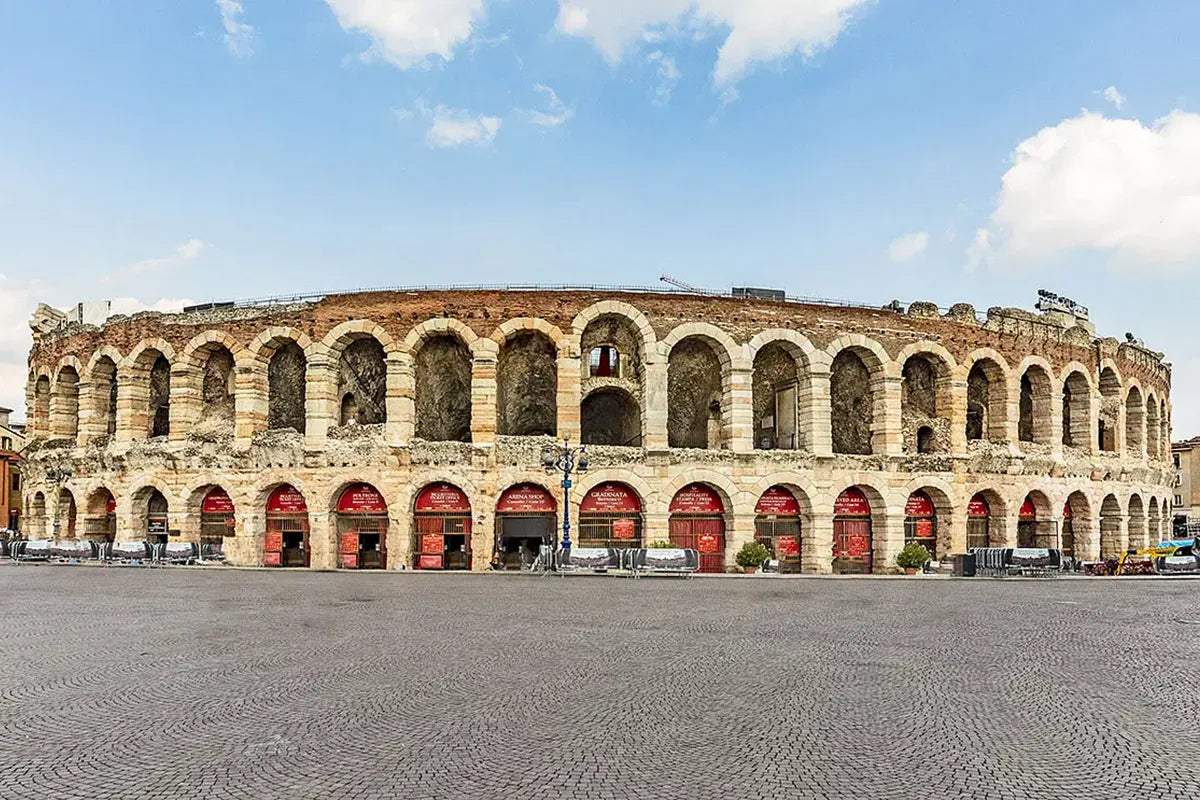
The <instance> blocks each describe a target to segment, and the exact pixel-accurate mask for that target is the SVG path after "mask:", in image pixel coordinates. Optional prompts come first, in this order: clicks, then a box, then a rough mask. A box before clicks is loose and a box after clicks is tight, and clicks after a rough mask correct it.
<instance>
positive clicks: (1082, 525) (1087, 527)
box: [1059, 491, 1098, 560]
mask: <svg viewBox="0 0 1200 800" xmlns="http://www.w3.org/2000/svg"><path fill="white" fill-rule="evenodd" d="M1091 514H1092V512H1091V505H1090V503H1089V502H1088V498H1087V495H1086V494H1084V493H1083V492H1081V491H1074V492H1071V494H1070V495H1068V497H1067V501H1066V503H1064V504H1063V514H1062V516H1063V519H1062V536H1061V537H1060V544H1059V547H1060V548H1062V554H1063V557H1064V558H1069V559H1073V560H1078V559H1084V558H1087V557H1088V555H1089V552H1090V551H1091V548H1092V543H1093V542H1094V541H1095V540H1094V539H1093V535H1094V528H1093V527H1092V518H1091ZM1097 552H1098V550H1097Z"/></svg>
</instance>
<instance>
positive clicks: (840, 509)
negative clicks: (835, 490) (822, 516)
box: [833, 489, 871, 517]
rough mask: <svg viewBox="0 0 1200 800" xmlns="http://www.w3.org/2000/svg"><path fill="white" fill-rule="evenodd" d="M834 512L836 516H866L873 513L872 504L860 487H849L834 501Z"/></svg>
mask: <svg viewBox="0 0 1200 800" xmlns="http://www.w3.org/2000/svg"><path fill="white" fill-rule="evenodd" d="M833 513H834V515H836V516H845V517H865V516H869V515H870V514H871V504H870V503H868V502H867V496H866V495H864V494H863V493H862V492H860V491H859V490H858V489H847V490H846V491H844V492H842V493H841V494H839V495H838V497H837V500H835V501H834V502H833Z"/></svg>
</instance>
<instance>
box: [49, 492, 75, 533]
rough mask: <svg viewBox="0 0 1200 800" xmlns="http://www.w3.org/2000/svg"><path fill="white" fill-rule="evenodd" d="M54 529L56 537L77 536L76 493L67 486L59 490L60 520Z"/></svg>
mask: <svg viewBox="0 0 1200 800" xmlns="http://www.w3.org/2000/svg"><path fill="white" fill-rule="evenodd" d="M54 529H55V530H54V538H55V539H74V538H75V495H73V494H71V490H70V489H68V488H66V487H65V486H64V487H63V488H61V489H59V490H58V520H57V521H56V522H55V524H54Z"/></svg>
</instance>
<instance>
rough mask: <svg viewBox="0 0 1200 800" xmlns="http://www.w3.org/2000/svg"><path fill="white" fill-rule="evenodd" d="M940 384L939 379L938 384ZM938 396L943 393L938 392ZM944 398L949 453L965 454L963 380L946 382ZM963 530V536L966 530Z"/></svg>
mask: <svg viewBox="0 0 1200 800" xmlns="http://www.w3.org/2000/svg"><path fill="white" fill-rule="evenodd" d="M941 382H942V381H941V380H940V379H939V380H938V383H939V384H940V383H941ZM939 394H943V393H942V392H939ZM944 396H945V397H946V400H947V401H948V402H949V404H950V408H949V409H948V412H949V413H946V412H942V413H943V415H944V416H945V417H946V418H947V419H948V420H949V422H950V436H949V445H950V452H951V453H953V454H955V455H961V454H965V453H966V452H967V382H966V381H965V380H961V381H960V380H948V381H946V389H945V392H944ZM939 403H940V398H939ZM939 411H940V409H939ZM984 436H987V431H984ZM963 530H964V536H965V530H966V529H965V528H964V529H963ZM963 541H966V540H965V539H964V540H963ZM958 552H962V551H958Z"/></svg>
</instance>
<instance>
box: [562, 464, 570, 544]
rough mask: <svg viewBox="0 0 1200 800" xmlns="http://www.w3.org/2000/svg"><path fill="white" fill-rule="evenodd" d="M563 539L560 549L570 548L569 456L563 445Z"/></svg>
mask: <svg viewBox="0 0 1200 800" xmlns="http://www.w3.org/2000/svg"><path fill="white" fill-rule="evenodd" d="M562 488H563V538H562V548H563V549H564V550H569V549H570V547H571V456H570V451H569V450H568V449H567V447H566V445H565V444H564V445H563V479H562Z"/></svg>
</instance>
